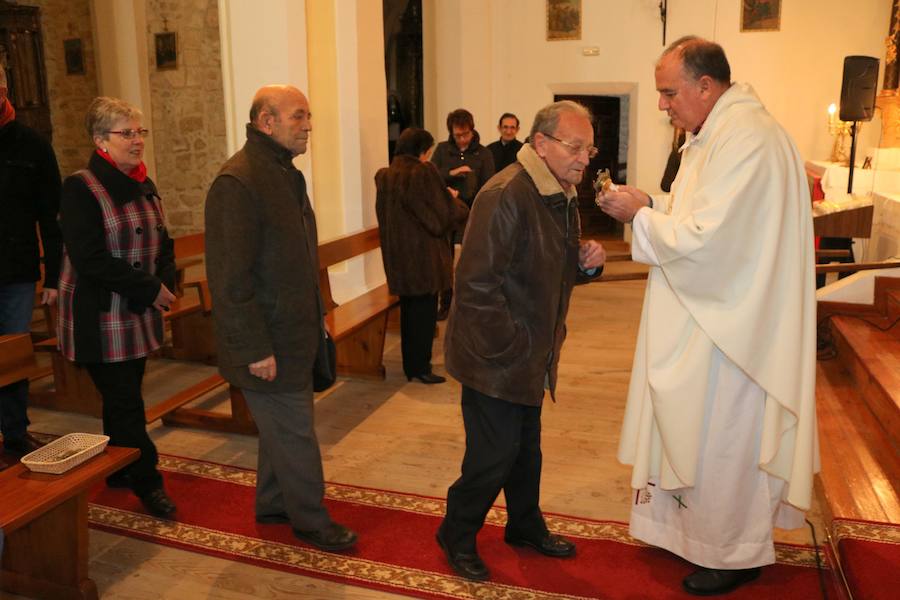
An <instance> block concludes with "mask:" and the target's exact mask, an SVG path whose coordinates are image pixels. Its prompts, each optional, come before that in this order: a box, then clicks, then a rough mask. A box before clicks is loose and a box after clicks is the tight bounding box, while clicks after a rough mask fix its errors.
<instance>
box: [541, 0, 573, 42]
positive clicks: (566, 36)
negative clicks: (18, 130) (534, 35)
mask: <svg viewBox="0 0 900 600" xmlns="http://www.w3.org/2000/svg"><path fill="white" fill-rule="evenodd" d="M580 39H581V0H547V40H549V41H555V40H580Z"/></svg>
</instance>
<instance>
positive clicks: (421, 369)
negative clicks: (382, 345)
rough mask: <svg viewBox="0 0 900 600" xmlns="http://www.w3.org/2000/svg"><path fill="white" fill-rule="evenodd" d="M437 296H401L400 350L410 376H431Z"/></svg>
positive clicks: (406, 372)
mask: <svg viewBox="0 0 900 600" xmlns="http://www.w3.org/2000/svg"><path fill="white" fill-rule="evenodd" d="M435 325H437V294H425V295H424V296H400V350H401V352H402V354H403V373H404V374H405V375H406V376H407V377H415V376H416V375H425V374H426V373H431V346H432V344H433V342H434V327H435Z"/></svg>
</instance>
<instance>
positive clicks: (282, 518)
mask: <svg viewBox="0 0 900 600" xmlns="http://www.w3.org/2000/svg"><path fill="white" fill-rule="evenodd" d="M256 522H257V523H259V524H261V525H282V524H284V523H290V522H291V519H290V517H288V516H287V515H286V514H284V513H277V514H274V515H256Z"/></svg>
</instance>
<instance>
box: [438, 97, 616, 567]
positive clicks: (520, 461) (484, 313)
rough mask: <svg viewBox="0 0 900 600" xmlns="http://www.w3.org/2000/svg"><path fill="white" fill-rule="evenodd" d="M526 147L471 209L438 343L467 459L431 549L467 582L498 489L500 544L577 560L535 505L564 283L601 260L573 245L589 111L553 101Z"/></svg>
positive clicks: (584, 245)
mask: <svg viewBox="0 0 900 600" xmlns="http://www.w3.org/2000/svg"><path fill="white" fill-rule="evenodd" d="M529 140H530V141H529V143H528V144H526V145H525V146H523V147H522V149H521V150H520V151H519V153H518V156H517V159H518V160H517V163H515V164H514V165H512V166H510V167H509V168H507V169H506V170H504V171H503V172H502V173H500V174H498V175H496V176H495V177H493V178H492V179H491V180H490V181H488V183H487V184H486V185H485V186H484V187H483V188H482V190H481V192H480V193H479V194H478V199H477V201H476V202H475V203H474V204H473V206H472V210H471V212H470V214H469V224H468V228H467V229H466V235H465V238H464V241H463V246H462V248H463V249H462V254H461V255H460V260H459V264H458V266H457V271H456V287H455V294H454V298H453V304H452V306H451V308H450V318H449V323H448V328H447V334H446V337H445V360H446V366H447V371H448V372H449V373H450V374H451V375H452V376H453V377H455V378H456V379H457V380H459V382H460V383H462V386H463V389H462V413H463V421H464V424H465V430H466V454H465V457H464V459H463V463H462V476H461V477H460V478H459V479H458V480H457V481H456V482H455V483H454V484H453V485H452V486H451V487H450V489H449V491H448V493H447V514H446V516H445V518H444V521H443V523H442V524H441V526H440V528H439V530H438V532H437V541H438V544H439V545H440V546H441V548H442V549H443V550H444V553H445V554H446V556H447V559H448V561H449V563H450V566H451V567H453V569H454V570H455V571H456V572H457V573H459V574H460V575H462V576H463V577H466V578H469V579H473V580H484V579H487V578H488V577H489V573H488V570H487V568H486V567H485V565H484V563H483V562H482V560H481V558H480V557H479V556H478V553H477V550H476V543H475V539H476V536H477V534H478V531H479V530H480V529H481V527H482V525H483V524H484V519H485V516H486V514H487V512H488V510H489V509H490V507H491V505H492V504H493V502H494V500H495V499H496V498H497V496H498V494H499V493H500V490H503V491H504V495H505V497H506V503H507V513H508V523H507V525H506V535H505V540H506V542H507V543H508V544H511V545H515V546H529V547H531V548H533V549H535V550H537V551H538V552H540V553H542V554H545V555H547V556H553V557H565V556H571V555H572V554H574V553H575V545H574V544H573V543H572V542H570V541H569V540H566V539H565V538H563V537H561V536H558V535H554V534H551V533H550V532H549V531H548V529H547V525H546V523H545V522H544V518H543V515H542V514H541V510H540V507H539V506H538V499H539V492H540V475H541V443H540V431H541V403H542V401H543V398H544V391H545V390H546V389H549V390H550V394H551V396H553V394H554V391H555V388H556V375H557V364H558V362H559V351H560V348H561V347H562V343H563V340H564V339H565V336H566V326H565V319H566V313H567V311H568V307H569V297H570V296H571V293H572V287H573V286H574V285H575V283H576V282H583V281H588V280H590V279H593V278H596V277H599V276H600V271H601V268H602V266H603V263H604V262H605V260H606V253H605V250H604V249H603V246H601V245H600V244H599V243H597V242H595V241H581V240H580V226H579V220H578V208H577V201H576V197H577V192H576V189H575V187H576V185H577V184H578V183H579V182H580V181H581V179H582V177H583V175H584V170H585V168H586V167H587V165H588V162H589V161H590V159H591V157H592V156H594V155H596V148H595V147H594V146H593V142H594V132H593V128H592V126H591V117H590V113H589V112H588V111H587V109H586V108H584V107H583V106H581V105H579V104H576V103H574V102H570V101H562V102H556V103H553V104H550V105H548V106H546V107H544V108H542V109H541V110H540V111H538V113H537V115H536V116H535V120H534V125H532V128H531V135H530V138H529Z"/></svg>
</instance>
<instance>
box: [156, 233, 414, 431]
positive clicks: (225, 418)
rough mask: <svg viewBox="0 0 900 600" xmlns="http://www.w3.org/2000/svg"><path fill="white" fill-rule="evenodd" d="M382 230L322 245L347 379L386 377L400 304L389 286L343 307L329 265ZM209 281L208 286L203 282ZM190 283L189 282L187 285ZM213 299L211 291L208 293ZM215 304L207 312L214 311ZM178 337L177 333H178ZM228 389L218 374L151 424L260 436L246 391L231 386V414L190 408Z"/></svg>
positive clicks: (332, 326)
mask: <svg viewBox="0 0 900 600" xmlns="http://www.w3.org/2000/svg"><path fill="white" fill-rule="evenodd" d="M379 245H380V240H379V237H378V229H377V228H372V229H367V230H364V231H361V232H359V233H355V234H350V235H346V236H342V237H339V238H336V239H334V240H330V241H328V242H325V243H323V244H320V245H319V248H318V252H319V286H320V289H321V292H322V300H323V302H324V304H325V308H326V310H327V311H328V312H327V314H326V317H325V326H326V327H327V328H328V331H329V333H330V334H331V336H332V337H333V338H334V340H335V345H336V348H337V367H338V373H340V374H342V375H348V376H355V377H365V378H380V379H383V378H384V364H383V354H384V336H385V329H386V326H387V318H388V311H389V310H390V309H391V308H393V307H394V306H397V305H398V303H399V300H398V299H397V298H396V297H395V296H392V295H391V294H390V293H389V292H388V289H387V285H381V286H378V287H377V288H375V289H373V290H370V291H368V292H366V293H365V294H363V295H361V296H359V297H357V298H354V299H353V300H350V301H349V302H346V303H344V304H341V305H338V304H337V303H336V302H335V301H334V298H333V297H332V295H331V281H330V279H329V276H328V267H330V266H332V265H336V264H340V263H342V262H344V261H346V260H349V259H351V258H353V257H355V256H359V255H361V254H364V253H366V252H369V251H371V250H374V249H376V248H378V247H379ZM204 283H205V282H204ZM186 285H190V283H186ZM205 297H206V298H208V297H209V295H208V293H207V294H206V295H205ZM211 308H212V307H211V306H209V307H208V308H204V310H211ZM173 334H174V331H173ZM223 385H226V382H225V380H224V379H222V378H221V376H219V375H213V376H212V377H208V378H206V379H204V380H203V381H200V382H199V383H197V384H196V385H194V386H192V387H190V388H188V389H186V390H184V391H183V392H181V393H179V394H177V395H175V396H173V397H171V398H169V399H168V400H165V401H163V402H162V403H160V404H158V405H156V406H153V407H151V408H149V409H148V410H147V422H148V423H149V422H150V421H151V420H153V419H156V418H162V421H163V423H164V424H166V425H170V426H181V427H195V428H199V429H210V430H214V431H226V432H230V433H244V434H255V433H257V429H256V424H255V423H254V421H253V417H252V415H251V414H250V411H249V409H248V408H247V403H246V400H245V399H244V396H243V394H242V393H241V391H240V390H239V389H237V388H235V387H233V386H229V399H230V402H231V414H224V413H218V412H213V411H208V410H202V409H197V408H190V407H187V406H186V405H187V404H189V403H191V402H193V401H195V400H197V399H198V398H200V397H202V396H204V395H206V394H208V393H210V392H212V391H214V390H215V389H216V388H218V387H220V386H223Z"/></svg>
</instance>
